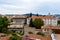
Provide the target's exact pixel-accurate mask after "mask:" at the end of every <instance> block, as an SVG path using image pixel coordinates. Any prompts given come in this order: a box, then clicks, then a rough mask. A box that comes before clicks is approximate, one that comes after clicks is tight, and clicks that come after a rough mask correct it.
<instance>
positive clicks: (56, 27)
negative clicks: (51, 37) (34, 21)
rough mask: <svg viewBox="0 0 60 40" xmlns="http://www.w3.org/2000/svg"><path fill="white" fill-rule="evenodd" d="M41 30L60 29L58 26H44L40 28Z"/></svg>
mask: <svg viewBox="0 0 60 40" xmlns="http://www.w3.org/2000/svg"><path fill="white" fill-rule="evenodd" d="M42 28H50V29H60V26H53V25H44V26H42Z"/></svg>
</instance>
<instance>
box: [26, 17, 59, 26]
mask: <svg viewBox="0 0 60 40" xmlns="http://www.w3.org/2000/svg"><path fill="white" fill-rule="evenodd" d="M33 20H34V19H33ZM42 20H43V21H44V25H48V24H51V25H57V20H58V19H57V18H52V19H42ZM29 22H30V18H28V19H27V24H29Z"/></svg>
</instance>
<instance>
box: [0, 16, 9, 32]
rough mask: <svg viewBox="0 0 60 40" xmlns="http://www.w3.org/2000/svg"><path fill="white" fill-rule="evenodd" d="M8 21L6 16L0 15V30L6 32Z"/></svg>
mask: <svg viewBox="0 0 60 40" xmlns="http://www.w3.org/2000/svg"><path fill="white" fill-rule="evenodd" d="M8 25H9V21H8V18H7V17H0V32H6V31H7V27H8Z"/></svg>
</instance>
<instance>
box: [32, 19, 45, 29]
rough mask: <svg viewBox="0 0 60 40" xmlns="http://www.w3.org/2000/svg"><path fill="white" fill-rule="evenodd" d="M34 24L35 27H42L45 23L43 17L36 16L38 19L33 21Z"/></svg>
mask: <svg viewBox="0 0 60 40" xmlns="http://www.w3.org/2000/svg"><path fill="white" fill-rule="evenodd" d="M33 25H34V27H35V28H37V29H40V28H41V26H43V25H44V22H43V20H42V19H38V18H36V19H35V20H34V21H33Z"/></svg>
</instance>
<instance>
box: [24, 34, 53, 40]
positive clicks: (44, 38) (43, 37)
mask: <svg viewBox="0 0 60 40" xmlns="http://www.w3.org/2000/svg"><path fill="white" fill-rule="evenodd" d="M27 36H28V38H29V39H31V38H33V39H41V40H52V39H51V37H50V36H41V35H35V34H28V35H27ZM24 40H25V39H24Z"/></svg>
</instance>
